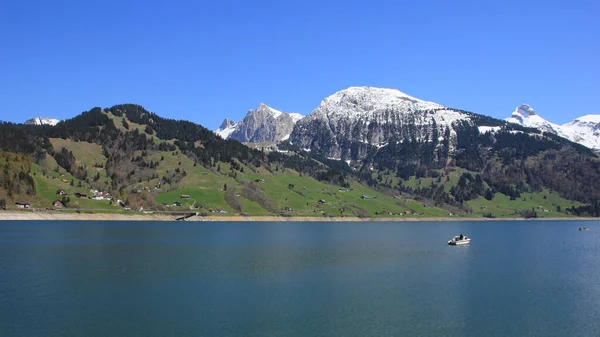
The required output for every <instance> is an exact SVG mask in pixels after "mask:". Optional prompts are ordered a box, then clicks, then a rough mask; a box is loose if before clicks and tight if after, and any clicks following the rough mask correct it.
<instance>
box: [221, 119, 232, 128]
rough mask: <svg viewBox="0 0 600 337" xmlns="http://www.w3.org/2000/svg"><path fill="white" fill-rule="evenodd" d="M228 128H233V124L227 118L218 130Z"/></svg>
mask: <svg viewBox="0 0 600 337" xmlns="http://www.w3.org/2000/svg"><path fill="white" fill-rule="evenodd" d="M230 126H235V123H234V122H232V121H231V120H230V119H229V118H225V120H224V121H223V123H221V126H219V130H225V129H227V128H228V127H230Z"/></svg>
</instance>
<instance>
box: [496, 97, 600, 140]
mask: <svg viewBox="0 0 600 337" xmlns="http://www.w3.org/2000/svg"><path fill="white" fill-rule="evenodd" d="M506 121H507V122H509V123H515V124H519V125H522V126H526V127H530V128H536V129H539V130H541V131H543V132H550V133H553V134H556V135H559V136H561V137H563V138H566V139H568V140H570V141H573V142H576V143H579V144H581V145H583V146H586V147H589V148H591V149H600V115H586V116H582V117H579V118H576V119H574V120H573V121H571V122H569V123H566V124H563V125H558V124H554V123H552V122H549V121H547V120H545V119H544V118H542V117H541V116H539V115H537V114H536V113H535V110H533V108H532V107H531V106H529V105H527V104H521V105H519V106H518V107H517V108H516V109H515V111H514V112H513V113H512V115H511V116H510V117H509V118H507V119H506Z"/></svg>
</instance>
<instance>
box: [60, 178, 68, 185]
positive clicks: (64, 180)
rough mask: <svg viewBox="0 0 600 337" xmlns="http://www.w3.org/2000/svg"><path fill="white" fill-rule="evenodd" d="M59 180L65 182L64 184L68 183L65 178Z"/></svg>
mask: <svg viewBox="0 0 600 337" xmlns="http://www.w3.org/2000/svg"><path fill="white" fill-rule="evenodd" d="M60 181H62V182H63V183H65V184H68V183H69V181H68V180H67V179H61V180H60Z"/></svg>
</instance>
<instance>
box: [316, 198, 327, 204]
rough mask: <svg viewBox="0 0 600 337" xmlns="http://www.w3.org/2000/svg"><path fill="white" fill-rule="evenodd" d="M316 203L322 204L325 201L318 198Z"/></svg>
mask: <svg viewBox="0 0 600 337" xmlns="http://www.w3.org/2000/svg"><path fill="white" fill-rule="evenodd" d="M317 203H318V204H319V205H323V204H324V203H325V200H323V199H319V201H317Z"/></svg>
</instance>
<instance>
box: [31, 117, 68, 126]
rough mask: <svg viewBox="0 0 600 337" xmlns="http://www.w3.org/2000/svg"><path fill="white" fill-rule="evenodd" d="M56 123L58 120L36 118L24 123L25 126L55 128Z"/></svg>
mask: <svg viewBox="0 0 600 337" xmlns="http://www.w3.org/2000/svg"><path fill="white" fill-rule="evenodd" d="M58 122H60V121H59V120H58V119H54V118H46V117H36V118H32V119H28V120H27V121H25V124H27V125H51V126H55V125H56V124H58Z"/></svg>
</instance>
